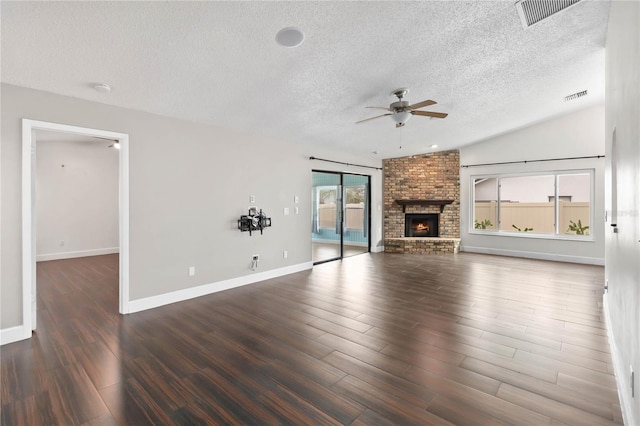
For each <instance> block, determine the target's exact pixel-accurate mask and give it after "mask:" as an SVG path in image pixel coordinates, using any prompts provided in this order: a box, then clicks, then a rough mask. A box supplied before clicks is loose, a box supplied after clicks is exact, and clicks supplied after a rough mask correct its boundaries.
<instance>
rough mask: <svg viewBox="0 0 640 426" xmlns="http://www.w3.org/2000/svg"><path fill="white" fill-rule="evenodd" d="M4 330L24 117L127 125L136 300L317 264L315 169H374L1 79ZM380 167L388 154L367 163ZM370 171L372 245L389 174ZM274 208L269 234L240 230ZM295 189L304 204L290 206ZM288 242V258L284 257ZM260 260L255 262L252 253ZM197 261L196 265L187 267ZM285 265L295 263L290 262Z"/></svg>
mask: <svg viewBox="0 0 640 426" xmlns="http://www.w3.org/2000/svg"><path fill="white" fill-rule="evenodd" d="M1 114H2V205H1V208H2V215H1V220H2V224H1V226H2V237H1V248H2V250H1V256H2V260H1V262H2V271H1V278H2V281H1V285H0V291H1V292H2V300H1V301H0V308H1V315H0V330H4V329H8V328H12V327H17V326H20V324H21V322H22V312H21V306H22V296H21V295H22V272H21V271H22V260H21V245H22V242H21V241H22V240H21V211H20V209H21V207H20V206H21V137H22V136H21V119H22V118H30V119H34V120H41V121H49V122H54V123H62V124H68V125H74V126H80V127H88V128H94V129H100V130H110V131H114V132H119V133H126V134H128V135H129V147H130V148H129V157H130V158H129V164H130V167H129V169H130V170H129V174H130V206H129V209H130V217H129V219H130V221H129V222H130V235H129V239H130V295H131V297H130V298H131V300H132V301H141V300H148V299H150V298H154V297H157V296H159V295H164V294H174V293H175V292H181V291H189V290H191V289H194V288H203V287H205V286H207V285H208V284H211V283H218V282H226V281H228V280H233V279H242V278H246V277H249V276H251V275H253V274H260V273H262V272H267V271H274V274H277V273H279V271H287V270H290V269H291V268H294V269H295V268H310V267H311V170H312V169H325V170H345V171H352V172H355V173H365V172H366V171H368V170H369V169H360V168H357V167H351V166H350V167H346V166H340V165H333V164H331V163H322V162H317V161H311V160H309V156H311V155H314V156H318V157H321V158H329V159H334V160H337V161H345V162H349V163H360V161H359V159H357V158H348V157H346V156H344V155H343V154H342V153H340V152H327V151H324V152H319V151H312V150H310V148H309V147H307V146H306V145H305V144H304V141H282V140H273V139H268V138H265V137H263V136H261V135H254V134H247V133H242V132H238V131H232V130H227V129H222V128H217V127H212V126H206V125H200V124H196V123H192V122H187V121H182V120H177V119H172V118H167V117H161V116H158V115H153V114H148V113H144V112H140V111H133V110H127V109H123V108H117V107H111V106H107V105H104V104H99V103H95V102H87V101H83V100H79V99H75V98H69V97H64V96H59V95H55V94H52V93H46V92H41V91H36V90H31V89H26V88H21V87H16V86H11V85H5V84H3V85H2V111H1ZM371 165H373V166H377V167H381V162H380V163H378V164H371ZM371 172H372V175H373V176H372V186H373V188H372V206H373V214H372V216H373V217H372V235H371V241H372V246H373V247H374V249H375V247H376V246H380V245H381V241H382V238H381V220H380V217H381V214H380V212H379V210H377V207H376V206H379V205H380V203H381V193H382V187H381V173H380V172H379V171H374V170H371ZM250 195H255V197H256V201H255V203H251V204H254V205H256V206H258V207H260V208H263V209H264V210H265V211H266V212H267V213H268V214H269V215H270V216H271V218H272V221H273V226H272V227H271V228H268V229H266V230H265V231H264V234H263V235H260V234H258V235H255V234H254V235H253V236H249V234H248V233H247V232H242V233H241V232H240V231H239V230H238V229H237V219H238V218H239V217H240V215H242V214H246V213H247V208H248V206H249V205H250V203H249V196H250ZM294 196H299V200H300V201H299V203H298V207H299V211H300V214H298V215H295V214H290V215H287V216H285V215H284V214H283V209H284V207H288V208H289V209H290V211H291V212H293V211H294V207H295V204H294ZM283 250H287V251H288V257H287V258H286V259H285V258H283ZM254 253H257V254H260V264H259V267H258V269H257V270H256V271H255V272H254V271H252V270H251V269H250V264H251V256H252V254H254ZM189 266H195V269H196V275H195V276H194V277H189V276H188V273H187V272H188V267H189ZM288 268H289V269H288Z"/></svg>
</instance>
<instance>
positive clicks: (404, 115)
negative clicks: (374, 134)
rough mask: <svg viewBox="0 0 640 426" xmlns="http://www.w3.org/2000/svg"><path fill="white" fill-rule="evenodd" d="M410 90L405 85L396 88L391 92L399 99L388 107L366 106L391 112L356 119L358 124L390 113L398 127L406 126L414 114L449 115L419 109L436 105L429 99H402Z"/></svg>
mask: <svg viewBox="0 0 640 426" xmlns="http://www.w3.org/2000/svg"><path fill="white" fill-rule="evenodd" d="M408 92H409V89H406V88H404V87H403V88H400V89H396V90H394V91H393V92H391V93H390V94H391V95H395V96H397V97H398V101H397V102H393V103H392V104H391V105H389V107H388V108H385V107H366V108H375V109H383V110H385V111H389V112H388V113H386V114H382V115H377V116H375V117H371V118H365V119H364V120H360V121H356V124H358V123H364V122H365V121H369V120H373V119H376V118H380V117H386V116H388V115H390V116H391V118H392V119H393V121H395V122H396V128H397V127H402V126H404V125H405V123H406V122H407V120H409V119H410V118H411V116H412V115H421V116H423V117H432V118H445V117H446V116H447V115H448V114H446V113H443V112H433V111H417V110H418V109H419V108H423V107H426V106H429V105H435V104H436V103H437V102H436V101H431V100H428V101H422V102H418V103H417V104H413V105H409V102H407V101H403V100H402V99H403V98H404V97H405V95H406V94H407V93H408Z"/></svg>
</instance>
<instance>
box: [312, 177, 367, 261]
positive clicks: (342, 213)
mask: <svg viewBox="0 0 640 426" xmlns="http://www.w3.org/2000/svg"><path fill="white" fill-rule="evenodd" d="M311 173H327V174H334V175H338V176H339V177H340V183H339V186H340V192H341V194H340V197H339V198H340V256H338V257H332V258H329V259H323V260H319V261H317V262H316V261H313V264H314V265H319V264H321V263H326V262H333V261H335V260H341V259H344V231H345V229H344V217H343V215H344V209H345V200H344V176H345V175H352V176H363V177H366V178H367V188H366V196H367V202H366V203H365V205H366V208H367V211H366V215H367V230H366V231H367V251H366V253H370V252H371V175H367V174H363V173H350V172H336V171H334V170H319V169H312V170H311ZM314 188H315V187H314ZM315 207H316V206H313V207H312V208H315ZM337 211H338V209H337V208H336V214H337ZM312 244H313V241H312ZM312 257H313V256H312Z"/></svg>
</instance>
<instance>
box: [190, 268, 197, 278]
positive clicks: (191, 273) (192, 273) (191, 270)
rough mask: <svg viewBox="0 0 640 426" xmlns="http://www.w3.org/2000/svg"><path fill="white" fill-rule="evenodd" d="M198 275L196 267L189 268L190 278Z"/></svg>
mask: <svg viewBox="0 0 640 426" xmlns="http://www.w3.org/2000/svg"><path fill="white" fill-rule="evenodd" d="M195 274H196V267H195V266H189V276H190V277H193V276H194V275H195Z"/></svg>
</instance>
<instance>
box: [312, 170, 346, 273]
mask: <svg viewBox="0 0 640 426" xmlns="http://www.w3.org/2000/svg"><path fill="white" fill-rule="evenodd" d="M340 181H341V176H340V174H339V173H325V172H313V188H312V194H311V200H312V203H313V205H312V207H311V215H312V217H311V227H312V229H311V242H312V256H313V262H314V263H319V262H326V261H328V260H333V259H340V258H341V257H342V187H341V185H340Z"/></svg>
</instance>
